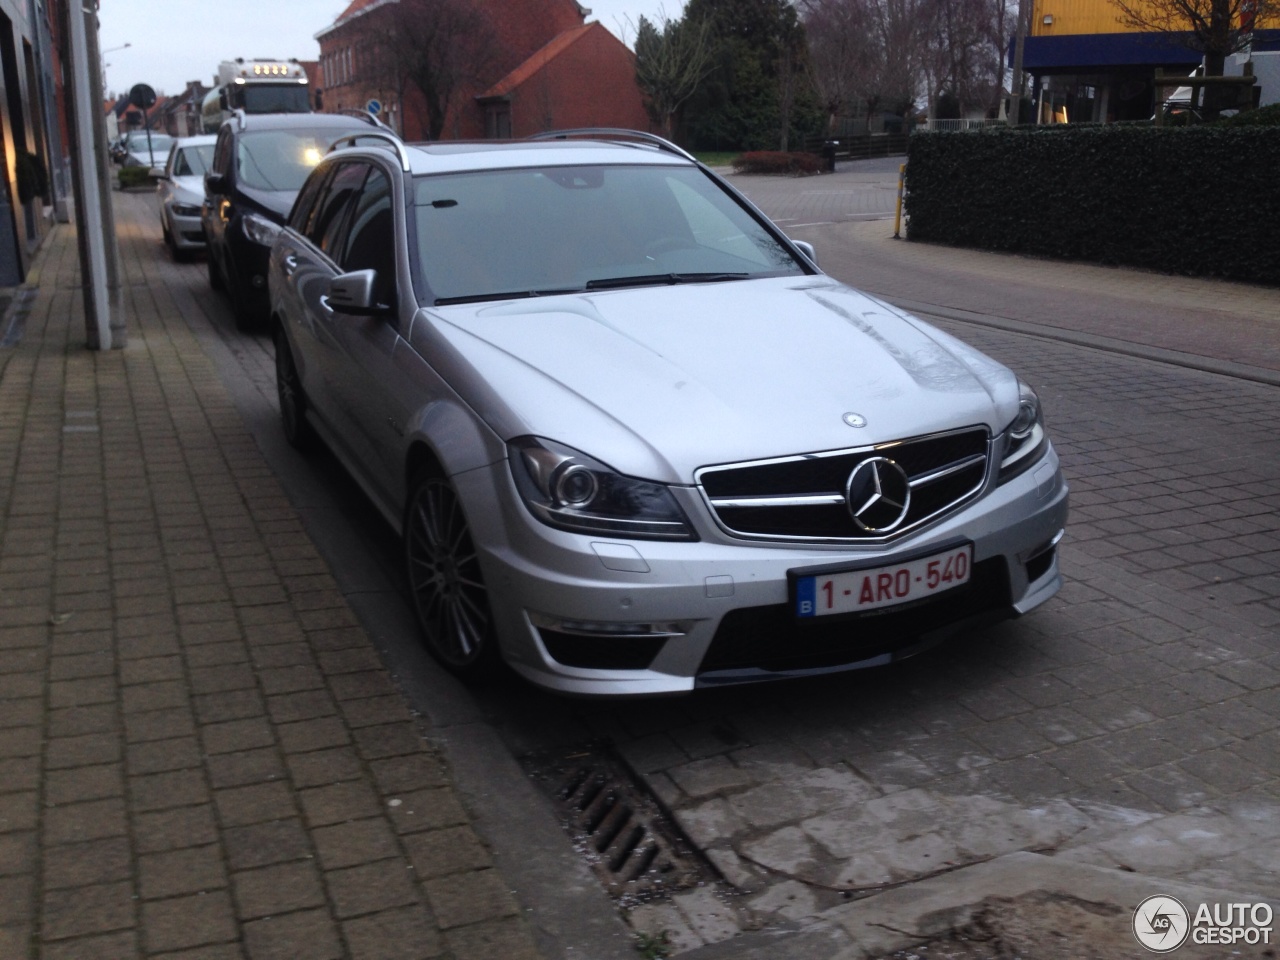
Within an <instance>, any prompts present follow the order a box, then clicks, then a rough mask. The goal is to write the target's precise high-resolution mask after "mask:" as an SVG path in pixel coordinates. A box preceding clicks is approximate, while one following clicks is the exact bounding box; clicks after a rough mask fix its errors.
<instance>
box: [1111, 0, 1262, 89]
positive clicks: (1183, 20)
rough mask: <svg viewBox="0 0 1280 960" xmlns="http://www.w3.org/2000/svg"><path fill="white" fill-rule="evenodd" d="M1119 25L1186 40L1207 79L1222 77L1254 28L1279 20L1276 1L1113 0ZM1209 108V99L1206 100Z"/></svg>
mask: <svg viewBox="0 0 1280 960" xmlns="http://www.w3.org/2000/svg"><path fill="white" fill-rule="evenodd" d="M1111 2H1112V4H1114V5H1115V7H1116V9H1117V10H1118V11H1119V13H1120V22H1121V23H1123V24H1125V25H1126V26H1129V27H1135V28H1137V29H1139V30H1145V31H1148V32H1152V33H1166V34H1172V35H1176V36H1180V37H1186V38H1187V45H1188V46H1189V47H1190V48H1191V49H1192V50H1197V51H1199V52H1200V53H1202V54H1203V55H1204V68H1205V69H1204V72H1205V76H1208V77H1220V76H1222V69H1223V67H1224V65H1225V64H1226V59H1227V57H1229V56H1230V55H1231V54H1233V53H1238V52H1239V51H1241V50H1243V49H1245V47H1247V46H1248V45H1249V43H1250V40H1251V38H1252V35H1253V31H1254V29H1261V28H1263V27H1267V26H1269V25H1270V24H1271V23H1273V22H1275V21H1277V20H1280V3H1278V2H1277V0H1111ZM1206 106H1207V107H1209V110H1210V111H1211V112H1214V113H1216V108H1215V107H1213V106H1210V98H1206Z"/></svg>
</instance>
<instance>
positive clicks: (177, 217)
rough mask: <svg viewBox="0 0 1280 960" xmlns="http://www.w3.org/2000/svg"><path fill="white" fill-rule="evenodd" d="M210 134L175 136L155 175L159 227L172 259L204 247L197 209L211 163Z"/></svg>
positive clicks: (213, 137) (202, 197)
mask: <svg viewBox="0 0 1280 960" xmlns="http://www.w3.org/2000/svg"><path fill="white" fill-rule="evenodd" d="M217 139H218V138H217V137H215V136H214V135H213V134H208V135H202V136H198V137H179V138H178V139H177V140H174V141H173V145H172V147H170V149H169V157H168V159H167V160H166V161H165V165H164V170H163V171H161V172H159V173H158V174H156V173H153V176H155V178H156V200H157V201H158V203H159V204H160V228H161V231H162V232H163V234H164V242H165V243H166V244H167V245H168V247H169V250H170V252H171V253H172V254H173V259H175V260H181V259H183V258H184V257H186V256H187V255H188V254H191V253H195V252H197V251H200V250H203V249H204V248H205V242H204V225H203V224H202V223H201V221H200V209H201V207H202V206H203V205H204V175H205V173H207V172H208V170H209V165H210V164H212V163H213V144H214V142H215V141H216V140H217Z"/></svg>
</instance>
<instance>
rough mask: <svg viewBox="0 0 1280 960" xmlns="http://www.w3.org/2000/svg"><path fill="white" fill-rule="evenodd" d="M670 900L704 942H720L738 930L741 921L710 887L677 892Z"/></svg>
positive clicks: (735, 933) (732, 935)
mask: <svg viewBox="0 0 1280 960" xmlns="http://www.w3.org/2000/svg"><path fill="white" fill-rule="evenodd" d="M672 900H673V901H674V903H675V905H676V908H677V909H678V910H679V911H680V913H681V914H682V915H683V916H684V917H685V919H686V920H688V921H689V926H690V927H691V928H692V929H693V931H694V932H695V933H697V935H698V936H699V937H701V938H702V940H703V942H705V943H720V942H721V941H722V940H728V939H730V938H731V937H734V936H736V935H737V933H738V932H739V929H740V927H741V922H740V920H739V919H738V917H737V915H736V913H735V912H734V911H733V910H732V909H731V908H730V907H729V906H728V905H727V904H726V903H724V901H722V900H721V899H720V898H719V896H717V893H716V891H715V890H714V889H712V888H711V887H698V888H695V889H693V890H689V891H686V892H683V893H677V894H676V895H675V896H674V897H672Z"/></svg>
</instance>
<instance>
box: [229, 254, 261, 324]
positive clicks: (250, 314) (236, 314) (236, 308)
mask: <svg viewBox="0 0 1280 960" xmlns="http://www.w3.org/2000/svg"><path fill="white" fill-rule="evenodd" d="M223 280H224V282H225V283H226V288H227V295H228V296H230V298H231V315H232V318H233V319H234V320H235V324H236V329H237V330H239V331H240V332H241V333H256V332H258V331H260V330H261V329H262V321H261V319H260V318H259V317H258V315H257V314H256V313H254V311H253V308H252V306H251V305H250V301H249V298H248V297H247V296H245V287H244V283H243V282H242V281H241V279H240V271H239V270H238V269H236V265H235V264H234V263H232V264H231V265H230V268H229V269H228V270H227V272H226V273H225V274H223Z"/></svg>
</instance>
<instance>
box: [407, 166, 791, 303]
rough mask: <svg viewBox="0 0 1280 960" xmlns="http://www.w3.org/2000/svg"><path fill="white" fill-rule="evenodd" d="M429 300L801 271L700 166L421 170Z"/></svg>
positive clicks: (422, 253) (420, 219) (418, 190)
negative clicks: (459, 171)
mask: <svg viewBox="0 0 1280 960" xmlns="http://www.w3.org/2000/svg"><path fill="white" fill-rule="evenodd" d="M415 194H416V201H417V203H416V208H417V233H418V256H419V258H420V262H421V268H422V269H421V275H422V278H423V280H424V281H425V283H426V285H427V288H428V290H427V292H426V297H425V298H424V299H427V300H428V301H429V302H435V303H449V302H474V301H477V300H486V299H503V298H506V297H526V296H543V295H547V294H550V293H564V292H571V291H578V290H587V289H594V290H603V289H611V288H617V287H635V286H649V285H663V284H672V283H690V282H704V281H717V282H722V281H725V280H738V279H746V278H750V277H760V276H778V275H785V274H802V273H804V272H805V271H804V268H803V267H802V266H801V265H800V264H799V263H798V262H797V261H796V260H795V258H794V257H793V256H792V255H791V253H790V252H788V250H787V249H786V248H785V247H784V246H783V245H782V244H781V243H780V242H779V241H778V240H777V239H775V238H774V236H773V235H772V234H771V233H770V232H769V231H768V230H767V229H766V228H765V227H764V226H763V225H762V224H760V223H759V222H758V221H757V220H756V219H755V218H754V217H753V216H751V214H749V213H748V212H747V211H746V209H744V208H743V207H742V206H741V205H740V204H739V203H737V201H735V200H734V199H733V198H732V197H731V196H730V195H729V194H727V193H726V192H725V191H724V190H722V189H721V188H720V187H719V186H717V185H716V183H715V182H714V181H713V180H712V179H711V178H709V177H708V176H707V175H706V174H704V173H703V172H702V171H701V170H699V169H697V168H696V167H692V166H685V167H680V166H667V165H635V166H595V167H539V168H521V169H514V170H492V171H482V172H471V173H462V174H447V175H438V176H429V177H420V178H419V179H418V180H417V182H416V185H415Z"/></svg>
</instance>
